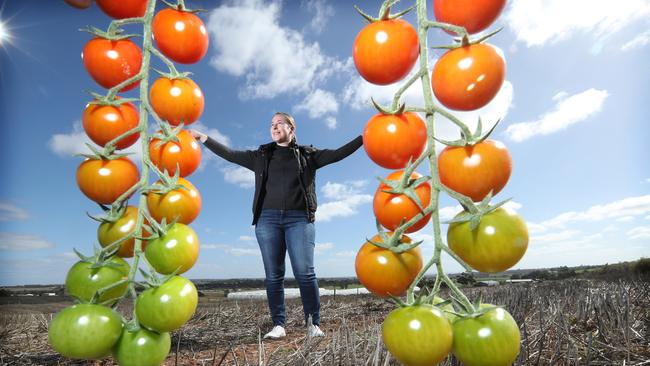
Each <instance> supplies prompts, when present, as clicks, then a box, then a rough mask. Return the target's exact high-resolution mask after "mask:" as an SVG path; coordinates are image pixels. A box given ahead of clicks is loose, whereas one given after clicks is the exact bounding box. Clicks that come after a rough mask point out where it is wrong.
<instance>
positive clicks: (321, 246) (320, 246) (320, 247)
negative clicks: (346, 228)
mask: <svg viewBox="0 0 650 366" xmlns="http://www.w3.org/2000/svg"><path fill="white" fill-rule="evenodd" d="M332 248H334V243H316V248H314V253H316V254H319V253H323V252H325V251H327V250H330V249H332Z"/></svg>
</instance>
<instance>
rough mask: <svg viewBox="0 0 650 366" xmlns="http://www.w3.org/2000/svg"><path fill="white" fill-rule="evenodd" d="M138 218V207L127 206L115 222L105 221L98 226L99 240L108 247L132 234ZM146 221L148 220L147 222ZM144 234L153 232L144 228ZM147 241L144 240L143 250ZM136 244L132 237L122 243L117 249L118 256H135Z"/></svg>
mask: <svg viewBox="0 0 650 366" xmlns="http://www.w3.org/2000/svg"><path fill="white" fill-rule="evenodd" d="M137 220H138V208H137V207H135V206H127V208H126V210H124V213H123V214H122V216H121V217H120V218H118V219H117V220H116V221H113V222H103V223H101V224H99V227H98V228H97V240H98V241H99V244H100V245H101V246H102V247H104V248H105V247H107V246H109V245H111V244H112V243H115V242H116V241H118V240H120V239H122V238H123V237H125V236H127V235H131V234H132V233H133V232H134V231H135V224H136V221H137ZM145 223H146V222H145ZM141 233H142V236H143V237H148V236H150V235H151V234H150V233H148V232H147V231H146V230H142V232H141ZM146 245H147V242H146V241H142V250H143V251H144V248H145V246H146ZM134 246H135V238H130V239H127V240H125V241H123V242H122V244H120V248H119V249H118V250H117V256H118V257H122V258H131V257H133V249H134Z"/></svg>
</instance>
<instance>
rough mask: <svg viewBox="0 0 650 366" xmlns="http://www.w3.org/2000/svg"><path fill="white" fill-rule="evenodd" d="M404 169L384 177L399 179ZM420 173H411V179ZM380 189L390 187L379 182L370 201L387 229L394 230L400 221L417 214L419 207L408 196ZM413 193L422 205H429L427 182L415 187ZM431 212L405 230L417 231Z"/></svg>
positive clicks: (416, 177)
mask: <svg viewBox="0 0 650 366" xmlns="http://www.w3.org/2000/svg"><path fill="white" fill-rule="evenodd" d="M403 174H404V171H402V170H398V171H396V172H393V173H391V174H390V175H388V177H386V179H387V180H399V179H401V177H402V175H403ZM421 176H422V175H420V174H418V173H417V172H413V174H411V179H418V178H420V177H421ZM382 190H390V187H389V186H387V185H385V184H383V183H381V184H380V185H379V187H378V188H377V191H376V192H375V198H374V200H373V203H372V208H373V211H374V212H375V216H376V217H377V220H379V223H380V224H381V225H382V226H383V227H385V228H386V229H388V230H395V229H397V227H398V226H399V224H400V222H401V221H402V220H404V222H406V221H409V220H410V219H412V218H413V217H414V216H415V215H417V214H419V213H420V212H421V211H420V208H419V207H418V205H417V204H416V203H415V202H413V200H411V199H410V198H409V197H407V196H405V195H402V194H391V193H386V192H382ZM415 193H416V194H417V195H418V197H419V198H420V202H421V203H422V207H426V206H428V205H429V201H430V200H431V185H430V184H429V182H424V183H422V184H420V185H419V186H418V187H416V188H415ZM430 218H431V214H428V215H426V216H424V217H423V218H422V219H420V221H418V222H416V223H415V224H414V225H413V226H411V227H410V228H408V230H406V232H407V233H412V232H414V231H418V230H420V229H422V228H423V227H424V225H426V224H427V222H429V219H430Z"/></svg>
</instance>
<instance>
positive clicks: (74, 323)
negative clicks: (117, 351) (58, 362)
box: [47, 304, 122, 360]
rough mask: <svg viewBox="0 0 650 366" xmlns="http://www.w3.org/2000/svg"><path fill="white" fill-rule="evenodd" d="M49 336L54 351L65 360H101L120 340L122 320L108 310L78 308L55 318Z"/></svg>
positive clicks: (80, 306)
mask: <svg viewBox="0 0 650 366" xmlns="http://www.w3.org/2000/svg"><path fill="white" fill-rule="evenodd" d="M47 333H48V341H49V343H50V345H51V346H52V348H53V349H54V350H55V351H57V352H59V353H60V354H62V355H63V356H65V357H70V358H76V359H86V360H98V359H102V358H104V357H106V356H108V355H109V354H110V353H111V349H112V348H113V345H114V344H115V343H116V342H117V340H118V339H119V338H120V334H122V318H121V317H120V316H119V315H118V314H117V313H116V312H115V311H113V310H112V309H109V308H107V307H105V306H101V305H93V304H77V305H73V306H70V307H67V308H65V309H63V310H61V311H60V312H59V313H58V314H56V316H55V317H54V319H52V322H51V323H50V326H49V329H48V332H47Z"/></svg>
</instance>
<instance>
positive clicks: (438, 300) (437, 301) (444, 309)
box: [431, 296, 458, 324]
mask: <svg viewBox="0 0 650 366" xmlns="http://www.w3.org/2000/svg"><path fill="white" fill-rule="evenodd" d="M445 301H446V300H445V299H443V298H442V297H440V296H434V297H433V301H432V302H431V304H432V305H433V306H435V307H437V308H439V309H440V310H441V311H442V313H443V314H445V318H447V320H449V323H450V324H451V323H453V322H454V321H455V320H456V319H457V318H458V317H457V316H456V315H454V314H452V313H449V311H451V312H456V310H455V309H454V306H453V305H452V304H451V303H448V304H446V305H444V306H442V307H440V306H438V304H440V303H441V302H445Z"/></svg>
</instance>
